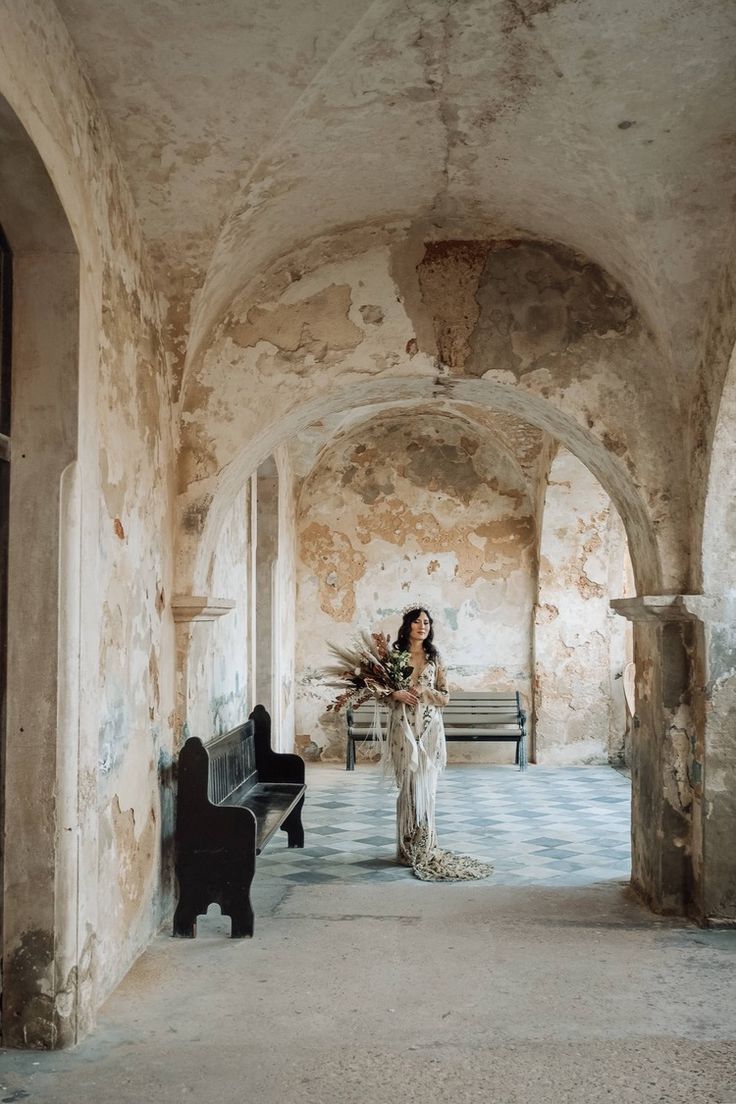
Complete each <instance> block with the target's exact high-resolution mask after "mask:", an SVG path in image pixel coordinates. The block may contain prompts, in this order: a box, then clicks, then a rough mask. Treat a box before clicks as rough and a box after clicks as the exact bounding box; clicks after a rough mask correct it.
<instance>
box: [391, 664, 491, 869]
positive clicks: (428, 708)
mask: <svg viewBox="0 0 736 1104" xmlns="http://www.w3.org/2000/svg"><path fill="white" fill-rule="evenodd" d="M422 675H423V676H425V677H427V681H428V682H429V681H430V680H431V682H432V683H433V681H434V668H433V665H432V664H431V663H430V664H427V667H426V668H425V670H424V671H423V672H422ZM420 682H421V680H420ZM390 709H391V712H390V716H389V723H388V731H387V738H386V740H385V741H384V742H383V754H382V763H383V768H384V772H385V773H390V774H392V775H393V778H394V780H395V782H396V785H397V786H398V787H399V795H398V798H397V801H396V832H397V858H398V861H399V862H400V863H403V864H404V865H405V866H411V868H412V870H413V872H414V874H415V875H416V877H417V878H421V879H422V881H433V882H439V881H453V882H456V881H468V880H475V879H478V878H487V877H488V876H489V874H490V873H491V871H492V869H493V868H492V867H491V866H488V865H487V864H486V863H482V862H478V861H477V860H476V859H471V858H467V857H465V856H464V855H456V854H454V853H453V852H452V851H444V850H443V849H442V848H441V847H439V845H438V843H437V833H436V831H435V797H436V793H437V781H438V779H439V776H440V774H441V772H442V771H443V770H444V767H445V765H446V763H447V745H446V742H445V729H444V725H443V723H442V713H441V712H440V710H439V709H438V708H437V707H436V706H434V705H426V704H421V703H420V705H418V706H417V708H416V710H407V708H406V706H405V705H404V704H403V703H401V704H398V703H396V704H393V705H392V706H391V707H390Z"/></svg>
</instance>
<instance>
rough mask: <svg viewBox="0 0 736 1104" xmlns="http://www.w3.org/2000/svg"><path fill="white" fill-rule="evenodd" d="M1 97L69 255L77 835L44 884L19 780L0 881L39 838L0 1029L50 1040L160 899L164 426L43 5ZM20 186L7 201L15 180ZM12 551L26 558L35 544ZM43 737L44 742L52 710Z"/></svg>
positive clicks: (167, 462) (152, 365) (158, 388)
mask: <svg viewBox="0 0 736 1104" xmlns="http://www.w3.org/2000/svg"><path fill="white" fill-rule="evenodd" d="M0 94H2V95H3V96H4V97H5V98H6V99H7V101H8V103H9V104H10V105H11V107H12V108H13V109H14V111H15V112H16V114H17V115H18V117H19V118H20V120H21V122H22V124H23V126H24V127H25V129H26V131H27V133H28V135H29V136H30V139H31V141H32V143H33V144H34V145H35V147H36V149H37V150H38V152H39V154H40V156H41V158H42V160H43V162H44V163H45V166H46V168H47V170H48V173H49V176H50V178H51V180H52V181H53V184H54V185H55V187H56V190H57V192H58V196H59V199H60V202H61V205H62V207H63V209H64V211H65V213H66V217H67V219H68V221H69V225H70V226H71V229H72V232H73V234H74V239H75V242H76V247H77V250H78V253H79V270H78V271H79V279H80V285H79V325H78V333H79V355H78V364H79V378H78V386H79V401H78V425H79V431H78V435H77V440H76V442H75V446H74V451H75V452H76V457H77V476H76V477H77V478H78V481H79V484H78V488H77V491H76V492H75V494H76V501H77V502H78V503H79V512H78V513H76V514H75V513H74V511H71V512H70V513H69V515H68V517H67V519H66V521H64V524H67V523H68V525H70V526H71V527H72V529H73V531H69V532H65V533H64V534H63V537H64V541H65V543H66V546H67V547H68V548H69V549H73V550H74V555H75V556H76V557H77V560H78V568H77V570H78V575H77V577H76V579H73V580H72V579H69V580H67V582H68V590H67V593H66V603H67V607H70V606H71V608H73V609H76V610H77V611H78V617H79V622H80V625H79V641H80V651H79V665H78V668H77V669H76V670H75V671H73V670H72V669H71V668H69V667H68V664H66V661H65V663H64V664H61V665H60V671H62V672H64V671H66V674H65V675H64V676H63V677H68V678H69V679H72V678H73V679H74V682H73V684H72V683H71V682H70V683H69V685H64V686H63V687H62V686H61V684H60V686H59V693H60V697H63V698H64V700H68V701H72V702H74V703H78V706H79V708H78V713H77V715H76V718H75V721H74V726H73V729H72V726H70V727H69V730H68V732H67V733H65V735H68V736H69V739H70V741H71V742H70V744H69V746H68V747H65V746H60V747H59V752H58V753H59V757H60V761H61V762H67V760H68V757H69V761H73V762H74V763H75V764H76V768H75V777H74V778H73V779H68V782H69V785H70V786H73V790H74V795H73V796H74V800H72V799H71V798H70V800H69V801H68V802H67V805H66V809H67V810H71V809H73V816H72V820H71V822H67V820H66V819H65V820H64V821H61V822H59V825H58V830H59V832H61V830H62V827H63V828H64V829H65V830H68V831H69V832H71V833H72V835H71V836H70V837H69V838H74V839H77V838H79V839H80V841H81V842H80V848H79V852H78V853H77V854H76V857H75V858H74V860H73V863H72V864H71V866H69V867H64V870H63V872H62V871H61V868H60V870H59V872H58V873H59V881H58V883H57V884H56V886H54V878H55V874H54V857H53V852H54V847H59V846H62V845H63V840H60V839H57V840H56V843H54V841H53V839H52V840H51V841H49V840H47V839H46V837H45V835H43V833H44V832H45V827H44V825H43V824H42V822H41V818H39V819H38V821H37V822H34V825H33V826H32V827H31V826H27V829H26V828H22V826H21V822H20V821H19V822H18V823H17V824H16V823H15V821H14V818H16V817H20V816H22V811H21V810H22V807H25V801H24V800H23V798H22V796H21V795H22V793H23V788H22V786H21V785H20V779H17V782H18V787H17V788H15V786H14V798H15V800H14V801H13V802H12V803H10V804H9V806H8V812H7V817H8V820H7V822H6V833H7V835H8V838H10V839H11V840H13V841H15V842H13V844H12V846H11V847H10V848H9V850H8V852H7V854H6V876H9V877H10V879H11V884H12V882H13V881H14V880H15V878H16V877H21V872H17V873H11V872H12V870H13V863H14V852H13V848H14V847H15V846H16V845H17V846H19V847H22V846H25V845H27V844H29V843H30V845H31V846H33V843H34V840H33V838H26V837H28V832H29V831H30V832H31V833H32V832H34V831H35V832H37V833H38V834H37V836H36V837H35V846H36V848H37V849H41V850H43V849H44V848H46V847H49V848H50V866H49V871H48V877H49V878H50V883H48V884H40V883H37V884H35V885H34V886H33V889H32V893H33V898H31V897H29V898H28V900H26V899H25V898H22V897H20V896H19V895H18V894H13V897H12V900H13V901H14V909H15V911H14V913H13V915H12V919H11V916H10V913H8V912H6V917H5V919H6V924H5V938H6V946H5V956H4V966H5V978H6V982H7V981H8V979H12V978H13V976H14V969H15V965H14V963H15V955H16V952H18V954H19V955H20V956H21V957H22V956H23V954H25V953H26V952H25V951H24V948H26V947H27V946H28V939H29V938H30V939H32V940H35V945H36V946H37V948H40V947H44V948H45V951H44V953H37V954H35V957H34V968H33V971H32V972H31V973H30V974H26V975H25V980H24V981H23V982H22V984H20V985H19V987H18V988H17V989H14V990H13V1000H14V1001H17V1004H16V1005H14V1006H13V1008H11V1001H10V991H8V993H7V998H8V999H7V1001H5V1002H4V1003H5V1008H4V1012H5V1013H7V1016H6V1028H7V1029H8V1034H6V1036H5V1038H6V1041H8V1042H11V1043H12V1042H22V1043H25V1045H40V1046H50V1045H59V1044H61V1043H66V1042H70V1041H73V1040H74V1038H76V1037H77V1035H78V1034H79V1033H83V1032H84V1031H85V1030H86V1028H87V1026H88V1025H89V1023H90V1021H91V1020H92V1019H93V1017H94V1013H95V1009H96V1007H97V1005H98V1004H99V1001H100V1000H101V999H102V998H103V997H104V996H105V995H106V993H107V992H109V990H110V989H111V987H112V986H113V985H114V984H115V983H116V982H117V981H118V980H119V979H120V977H121V976H122V975H123V974H124V972H125V971H126V970H127V968H128V967H129V965H130V963H131V962H132V961H133V959H134V958H135V956H136V954H137V953H138V952H139V951H140V950H141V949H142V948H143V947H144V946H145V944H146V943H147V941H148V939H149V938H150V936H151V934H152V933H153V932H154V931H155V930H156V929H157V927H158V924H159V922H160V918H161V915H162V910H163V909H165V907H166V905H167V900H166V897H165V893H166V886H164V888H163V891H162V886H161V882H160V877H159V873H160V869H161V861H162V846H163V847H164V848H168V845H169V843H170V838H171V830H172V816H171V802H170V797H169V796H168V794H167V796H166V797H165V799H164V801H162V799H161V795H160V788H159V787H160V785H164V784H166V785H169V786H170V781H171V757H172V744H173V731H172V729H173V706H174V670H173V655H174V637H173V624H172V620H171V616H170V613H169V609H168V602H169V599H170V597H171V594H172V588H173V550H172V545H173V534H174V527H173V516H172V500H173V494H174V479H173V439H172V419H171V411H170V405H169V393H168V382H167V375H166V364H165V359H164V355H163V351H162V346H161V342H160V339H159V333H160V327H159V320H158V309H157V302H156V299H155V297H154V294H153V292H152V288H151V284H150V282H149V280H148V278H147V276H146V263H145V258H144V254H143V249H142V244H141V239H140V234H139V231H138V227H137V222H136V216H135V213H134V207H133V203H132V200H131V197H130V194H129V192H128V189H127V186H126V184H125V182H124V179H123V175H122V172H121V169H120V165H119V163H118V159H117V156H116V153H115V150H114V148H113V144H112V141H111V138H110V133H109V130H108V127H107V123H106V121H105V119H104V118H103V117H102V115H101V114H100V112H99V110H98V108H97V105H96V103H95V101H94V98H93V95H92V92H91V89H90V86H89V84H88V82H87V80H86V79H85V76H84V74H83V72H82V71H81V69H80V66H79V63H78V59H77V56H76V53H75V51H74V49H73V46H72V43H71V41H70V39H69V36H68V34H67V32H66V30H65V28H64V26H63V24H62V22H61V20H60V19H59V16H58V12H57V11H56V9H55V8H54V6H53V5H52V4H50V3H46V2H44V0H30V2H29V3H25V2H24V3H15V2H10V3H8V4H6V5H4V6H3V33H2V36H1V38H0ZM17 187H18V189H19V192H20V193H21V194H22V192H23V189H24V181H23V180H22V179H19V180H18V181H17ZM22 198H23V199H24V201H26V202H27V201H28V198H29V197H28V195H23V197H22ZM30 215H31V217H32V212H31V213H30ZM70 519H71V520H70ZM62 520H64V519H62ZM12 542H13V534H12V533H11V547H12ZM24 555H26V556H28V557H32V556H33V549H32V546H30V545H29V546H27V547H26V548H25V549H24ZM31 642H32V638H29V644H30V643H31ZM33 646H34V647H35V646H36V645H35V644H34V645H33ZM65 664H66V665H65ZM14 692H21V693H23V694H24V695H28V693H29V687H28V686H24V687H22V688H20V691H18V690H17V688H14V687H12V686H11V687H10V688H9V693H10V695H11V696H12V695H13V693H14ZM8 738H9V740H13V739H14V738H15V737H14V734H13V732H10V733H9V737H8ZM43 738H44V739H45V741H46V742H47V743H49V744H50V746H53V747H54V748H55V747H56V740H57V731H56V725H55V719H54V718H53V717H52V718H50V719H49V726H48V729H47V730H46V731H45V732H44V734H43ZM21 739H22V737H21ZM38 765H39V764H38V763H34V762H33V761H29V762H26V769H27V771H28V777H29V779H33V792H34V800H37V799H38V794H39V788H41V789H42V791H43V792H44V793H48V794H49V795H53V794H54V793H55V790H56V778H55V777H37V776H36V774H35V770H36V769H37V767H38ZM67 773H68V772H67ZM10 781H11V780H10V778H9V779H8V782H9V783H10ZM67 788H68V787H67ZM77 797H78V800H77ZM53 828H54V826H53V822H52V831H53ZM77 833H80V834H79V836H78V835H77ZM54 894H56V895H57V896H58V901H57V904H56V905H52V906H51V908H50V909H49V908H47V907H46V906H45V905H44V906H43V908H44V910H45V912H44V915H45V916H46V918H47V920H48V922H49V924H50V925H51V926H49V927H48V930H46V926H45V921H44V920H43V919H42V918H41V916H40V914H39V916H34V908H35V907H36V906H35V905H34V901H35V902H39V903H40V902H43V901H46V900H47V898H48V897H49V895H50V896H51V898H52V899H53V895H54ZM39 907H40V906H39ZM70 933H72V937H71V938H70V939H68V938H67V937H68V936H69V935H70ZM55 940H56V946H57V947H58V946H60V945H62V944H66V943H67V942H69V945H70V946H71V947H76V951H75V954H76V955H77V959H78V962H77V963H72V962H69V963H68V968H69V970H70V973H69V975H68V976H66V974H64V976H60V974H59V968H58V964H57V966H55V965H54V962H53V955H54V946H55ZM77 941H78V942H77ZM46 951H47V952H48V955H47V954H46Z"/></svg>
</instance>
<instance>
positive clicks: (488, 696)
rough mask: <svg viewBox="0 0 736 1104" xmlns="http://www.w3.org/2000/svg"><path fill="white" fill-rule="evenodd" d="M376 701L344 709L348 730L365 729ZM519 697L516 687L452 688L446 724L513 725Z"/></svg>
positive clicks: (517, 718) (518, 714)
mask: <svg viewBox="0 0 736 1104" xmlns="http://www.w3.org/2000/svg"><path fill="white" fill-rule="evenodd" d="M374 709H375V703H374V702H373V700H371V701H367V702H364V703H363V705H359V706H358V707H357V709H349V710H348V711H347V723H348V731H351V730H352V731H353V732H358V733H360V734H361V735H362V734H363V733H365V732H368V731H369V730H370V728H371V726H372V724H373V713H374ZM521 714H522V708H521V699H520V697H519V694H518V692H517V691H514V690H511V691H505V692H498V691H491V690H454V691H451V693H450V704H449V705H448V706H446V707H445V709H444V710H443V713H442V716H443V720H444V724H445V728H447V727H452V726H454V725H464V724H471V723H472V722H475V723H476V724H489V723H490V724H493V726H494V727H496V726H503V725H515V726H517V727H518V725H519V722H520V720H521Z"/></svg>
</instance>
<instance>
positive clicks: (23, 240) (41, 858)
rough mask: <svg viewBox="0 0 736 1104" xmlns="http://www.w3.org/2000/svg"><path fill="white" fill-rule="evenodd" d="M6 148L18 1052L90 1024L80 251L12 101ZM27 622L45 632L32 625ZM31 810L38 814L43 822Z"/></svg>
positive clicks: (7, 683) (7, 700)
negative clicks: (84, 955) (83, 880)
mask: <svg viewBox="0 0 736 1104" xmlns="http://www.w3.org/2000/svg"><path fill="white" fill-rule="evenodd" d="M0 154H1V156H0V224H1V225H2V228H3V233H4V247H3V250H2V286H3V318H2V408H3V409H2V426H0V435H1V436H0V447H1V448H2V453H3V459H2V461H1V462H0V468H2V469H3V471H2V475H1V476H0V478H1V479H2V482H3V489H2V495H3V522H2V528H3V531H4V532H3V541H4V544H5V547H6V548H7V561H6V565H5V567H4V572H5V578H4V580H3V584H4V585H3V589H4V590H5V592H6V593H7V601H6V604H5V612H4V616H5V639H6V642H7V647H6V655H5V678H4V679H3V680H2V681H3V686H4V694H5V697H4V703H3V705H4V712H5V727H4V734H3V739H4V745H3V753H2V763H3V774H4V777H3V791H2V798H3V810H2V818H3V822H4V823H3V834H4V840H5V851H4V855H3V911H2V921H3V926H2V969H3V977H2V986H3V988H2V1040H3V1043H4V1044H5V1045H7V1046H35V1047H55V1046H61V1045H65V1044H68V1043H70V1042H74V1041H75V1040H76V1039H77V1038H78V1036H79V1034H80V1032H81V1031H83V1030H84V1027H83V1025H81V1026H80V1020H81V1019H82V1018H83V1016H84V1012H83V1011H82V1010H81V1004H82V1003H83V1002H82V1001H81V998H80V988H79V987H80V985H81V984H83V982H82V980H81V977H80V975H79V973H78V964H79V956H80V951H81V948H80V942H79V930H78V915H79V909H80V900H79V877H78V864H79V854H78V845H77V839H76V834H75V833H74V830H73V826H74V824H75V823H76V815H77V787H78V770H77V763H78V714H77V710H78V708H79V702H78V690H79V680H78V670H77V667H76V664H77V663H78V657H79V636H78V633H79V625H78V617H79V576H80V571H79V562H78V560H79V543H80V518H79V480H78V473H77V471H76V465H75V460H76V456H77V418H78V371H79V351H78V350H79V328H80V327H79V257H78V253H77V249H76V244H75V241H74V238H73V235H72V233H71V229H70V227H69V224H68V221H67V219H66V216H65V213H64V211H63V209H62V206H61V203H60V201H59V199H58V197H57V195H56V192H55V190H54V187H53V185H52V183H51V180H50V178H49V176H48V173H47V172H46V169H45V167H44V165H43V162H42V160H41V158H40V156H39V154H38V152H37V151H36V149H35V147H34V146H33V144H32V143H31V141H30V139H29V137H28V135H27V133H26V132H25V130H24V128H23V127H22V125H21V123H20V121H19V120H18V118H17V117H16V115H15V113H14V112H13V110H12V109H11V108H10V106H9V105H8V103H7V102H6V101H5V100H4V99H2V98H0ZM11 272H12V297H11V296H10V295H9V294H8V292H9V288H10V279H9V278H10V274H11ZM11 371H12V408H11V406H10V398H11V390H10V383H11V380H10V376H11ZM11 441H12V457H11V453H10V443H11ZM29 626H34V629H35V631H33V632H30V633H29ZM28 808H33V809H34V816H33V817H30V818H29V817H28V815H27V810H28ZM64 829H67V830H66V831H65V830H64ZM71 979H74V980H71ZM60 985H61V986H62V987H63V988H64V989H65V994H66V995H65V999H64V1001H62V1002H59V1001H57V999H56V997H57V991H58V988H59V986H60Z"/></svg>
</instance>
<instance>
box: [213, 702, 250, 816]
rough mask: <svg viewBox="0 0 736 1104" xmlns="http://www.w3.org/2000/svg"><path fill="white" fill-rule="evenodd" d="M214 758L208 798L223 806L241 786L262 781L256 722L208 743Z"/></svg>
mask: <svg viewBox="0 0 736 1104" xmlns="http://www.w3.org/2000/svg"><path fill="white" fill-rule="evenodd" d="M204 746H205V749H206V751H207V754H208V755H209V757H210V764H209V776H208V785H207V791H208V793H207V796H208V797H209V799H210V801H211V802H212V804H213V805H219V804H220V803H221V802H223V801H224V800H225V798H226V797H227V796H228V795H229V794H231V793H232V792H233V791H234V790H237V788H238V786H242V784H243V783H244V782H245V783H250V784H251V785H254V784H255V783H256V782H257V781H258V772H257V770H256V749H255V736H254V731H253V721H250V720H249V721H246V722H245V724H242V725H239V726H238V727H237V728H233V729H231V730H230V732H225V733H224V734H223V735H222V736H217V737H216V738H215V739H214V740H212V741H210V743H208V744H205V745H204Z"/></svg>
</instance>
